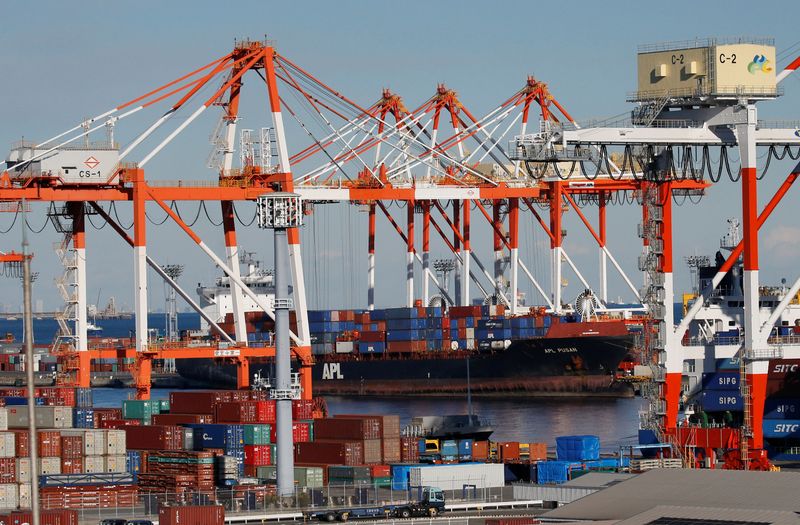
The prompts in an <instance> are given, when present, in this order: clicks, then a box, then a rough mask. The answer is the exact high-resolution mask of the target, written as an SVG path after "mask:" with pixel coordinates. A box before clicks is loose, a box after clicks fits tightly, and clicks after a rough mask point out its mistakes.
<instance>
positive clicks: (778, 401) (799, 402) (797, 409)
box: [764, 397, 800, 419]
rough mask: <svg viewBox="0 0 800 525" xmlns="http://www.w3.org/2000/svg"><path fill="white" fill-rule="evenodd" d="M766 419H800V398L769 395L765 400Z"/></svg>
mask: <svg viewBox="0 0 800 525" xmlns="http://www.w3.org/2000/svg"><path fill="white" fill-rule="evenodd" d="M764 418H765V419H800V399H796V398H777V397H768V398H767V399H766V400H765V401H764Z"/></svg>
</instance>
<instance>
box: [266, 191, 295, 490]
mask: <svg viewBox="0 0 800 525" xmlns="http://www.w3.org/2000/svg"><path fill="white" fill-rule="evenodd" d="M257 206H258V227H259V228H263V229H270V230H272V231H273V234H274V250H275V305H274V308H275V388H273V389H272V390H271V391H270V397H271V398H272V399H274V400H275V402H276V405H277V406H276V412H277V418H276V419H277V429H276V437H277V442H278V443H277V447H276V448H277V456H278V457H277V467H278V469H277V470H278V472H277V476H276V477H277V483H278V496H280V497H285V496H291V495H293V494H294V444H293V438H292V400H293V399H297V398H299V394H300V392H299V391H298V390H296V389H293V388H292V361H291V359H292V356H291V352H290V348H289V310H290V309H291V308H292V300H291V299H289V279H290V278H291V276H290V274H291V270H290V268H289V243H288V238H287V235H286V230H287V229H289V228H297V227H299V226H302V225H303V203H302V200H301V198H300V196H299V195H297V194H294V193H271V194H267V195H262V196H260V197H259V198H258V201H257Z"/></svg>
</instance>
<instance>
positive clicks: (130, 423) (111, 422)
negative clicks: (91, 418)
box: [95, 419, 142, 429]
mask: <svg viewBox="0 0 800 525" xmlns="http://www.w3.org/2000/svg"><path fill="white" fill-rule="evenodd" d="M95 424H97V422H96V421H95ZM141 425H142V422H141V421H139V420H138V419H107V420H105V421H101V422H100V424H99V425H97V428H115V429H120V428H122V429H124V428H125V427H139V426H141Z"/></svg>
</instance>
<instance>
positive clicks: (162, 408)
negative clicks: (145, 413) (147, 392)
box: [158, 399, 169, 414]
mask: <svg viewBox="0 0 800 525" xmlns="http://www.w3.org/2000/svg"><path fill="white" fill-rule="evenodd" d="M158 412H159V414H164V413H167V412H169V399H161V400H160V401H159V402H158Z"/></svg>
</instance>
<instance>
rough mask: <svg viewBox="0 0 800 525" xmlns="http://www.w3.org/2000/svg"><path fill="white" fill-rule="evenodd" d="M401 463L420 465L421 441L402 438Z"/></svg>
mask: <svg viewBox="0 0 800 525" xmlns="http://www.w3.org/2000/svg"><path fill="white" fill-rule="evenodd" d="M400 461H402V462H403V463H419V440H418V438H415V437H401V438H400Z"/></svg>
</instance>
